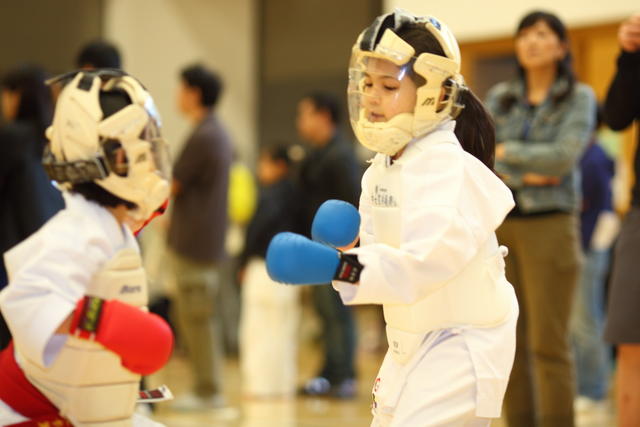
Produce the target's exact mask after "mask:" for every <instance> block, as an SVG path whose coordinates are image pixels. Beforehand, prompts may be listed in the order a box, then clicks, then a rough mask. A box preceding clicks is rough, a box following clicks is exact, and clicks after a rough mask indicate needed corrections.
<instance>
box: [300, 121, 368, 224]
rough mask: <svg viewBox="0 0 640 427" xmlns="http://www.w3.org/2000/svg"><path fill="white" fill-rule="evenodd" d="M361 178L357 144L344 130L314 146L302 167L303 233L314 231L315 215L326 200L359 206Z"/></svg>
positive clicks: (301, 222)
mask: <svg viewBox="0 0 640 427" xmlns="http://www.w3.org/2000/svg"><path fill="white" fill-rule="evenodd" d="M360 179H361V174H360V168H359V167H358V163H357V161H356V157H355V153H354V150H353V146H352V145H351V144H350V143H349V141H347V140H346V139H345V138H344V137H343V136H342V135H341V134H340V133H338V132H336V134H335V135H334V137H333V139H332V140H331V141H330V142H329V143H327V145H325V146H324V147H321V148H316V149H313V150H311V151H310V153H309V155H308V156H307V157H306V158H305V160H304V162H303V164H302V165H301V167H300V177H299V183H300V190H301V193H302V196H303V199H301V200H303V205H302V210H301V221H300V224H301V226H302V231H303V234H305V235H307V236H309V235H310V234H311V223H312V221H313V217H314V215H315V213H316V211H317V210H318V208H319V207H320V205H321V204H322V203H323V202H324V201H325V200H328V199H338V200H344V201H346V202H349V203H352V204H353V205H355V206H356V207H357V206H358V199H359V197H360Z"/></svg>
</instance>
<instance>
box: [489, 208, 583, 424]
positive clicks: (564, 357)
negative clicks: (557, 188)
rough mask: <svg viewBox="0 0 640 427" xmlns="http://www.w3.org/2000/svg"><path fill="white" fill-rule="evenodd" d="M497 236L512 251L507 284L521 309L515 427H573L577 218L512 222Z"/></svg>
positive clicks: (510, 402)
mask: <svg viewBox="0 0 640 427" xmlns="http://www.w3.org/2000/svg"><path fill="white" fill-rule="evenodd" d="M497 235H498V241H499V242H500V244H503V245H506V246H507V247H508V248H509V255H508V256H507V258H506V259H505V261H506V264H507V266H506V270H507V271H506V273H507V279H508V280H509V282H511V284H513V287H514V288H515V291H516V296H517V297H518V303H519V304H520V316H519V317H518V325H517V330H516V355H515V361H514V364H513V370H512V371H511V377H510V379H509V386H508V388H507V393H506V396H505V409H506V416H507V417H506V418H507V421H508V424H509V427H573V425H574V421H573V398H574V384H575V383H574V375H573V369H574V368H573V358H572V351H571V346H570V340H569V318H570V314H571V309H572V305H573V300H574V290H575V288H576V285H577V282H578V275H579V271H580V265H581V253H580V248H579V237H578V223H577V218H576V217H575V216H574V215H570V214H560V213H559V214H553V215H546V216H540V217H527V218H508V219H507V220H506V221H505V222H504V223H503V224H502V225H501V226H500V228H498V231H497Z"/></svg>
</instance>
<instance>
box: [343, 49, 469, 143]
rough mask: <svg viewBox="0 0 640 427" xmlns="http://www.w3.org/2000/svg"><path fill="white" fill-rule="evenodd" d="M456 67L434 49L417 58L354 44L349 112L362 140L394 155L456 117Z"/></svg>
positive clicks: (399, 52)
mask: <svg viewBox="0 0 640 427" xmlns="http://www.w3.org/2000/svg"><path fill="white" fill-rule="evenodd" d="M381 43H382V42H381ZM379 47H380V46H379ZM455 67H456V65H455V63H454V62H453V61H451V60H450V59H448V58H445V57H443V56H439V55H433V54H429V53H423V54H420V55H419V56H418V57H415V56H412V55H408V54H407V53H406V51H405V53H404V54H403V53H402V52H401V51H394V50H393V49H389V48H385V47H384V46H383V47H382V48H377V49H376V50H375V51H363V50H360V49H357V48H354V50H353V53H352V56H351V63H350V66H349V86H348V89H347V91H348V101H349V117H350V119H351V125H352V127H353V129H354V132H355V134H356V136H357V137H358V140H359V141H360V143H361V144H362V145H364V146H365V147H367V148H369V149H371V150H373V151H376V152H379V153H383V154H387V155H395V154H396V153H397V152H398V151H399V150H401V149H402V148H403V147H404V146H405V145H406V144H407V143H409V141H411V140H413V139H415V138H418V137H421V136H422V135H425V134H427V133H428V132H430V131H431V130H432V129H434V128H435V127H436V126H438V124H439V123H441V122H443V121H444V120H446V119H447V118H451V117H455V113H456V111H454V110H455V109H454V108H453V107H454V106H455V102H454V101H455V99H456V96H457V90H458V87H459V85H458V84H457V83H456V82H455V81H454V80H453V77H454V76H456V75H457V72H456V71H457V70H456V68H455Z"/></svg>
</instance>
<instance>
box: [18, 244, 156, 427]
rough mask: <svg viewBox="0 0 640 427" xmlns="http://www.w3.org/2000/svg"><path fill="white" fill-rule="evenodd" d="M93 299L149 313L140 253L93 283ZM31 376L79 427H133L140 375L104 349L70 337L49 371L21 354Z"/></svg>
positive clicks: (120, 257) (113, 263)
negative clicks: (141, 308) (128, 306)
mask: <svg viewBox="0 0 640 427" xmlns="http://www.w3.org/2000/svg"><path fill="white" fill-rule="evenodd" d="M87 295H91V296H96V297H100V298H103V299H106V300H111V299H118V300H121V301H123V302H126V303H128V304H131V305H135V306H138V307H144V306H145V305H146V303H147V284H146V276H145V273H144V270H143V268H142V261H141V259H140V255H139V253H138V252H137V251H136V250H134V249H131V248H127V249H123V250H121V251H119V252H118V253H117V254H116V255H115V256H114V257H113V258H112V259H111V260H109V261H108V262H107V263H106V264H105V266H104V268H103V269H102V270H100V271H99V272H98V273H97V274H96V275H95V276H94V278H93V280H92V282H91V285H90V286H89V288H88V289H87ZM17 357H18V363H19V364H20V365H21V366H22V368H23V370H24V372H25V374H26V376H27V377H28V378H29V380H30V381H31V383H32V384H34V385H35V386H36V387H37V388H38V389H39V390H40V391H41V392H42V393H43V394H44V395H45V396H46V397H47V398H48V399H49V400H50V401H51V402H52V403H53V404H54V405H55V406H56V407H57V408H59V409H60V413H61V414H62V415H63V416H65V417H66V418H68V419H69V420H71V421H72V422H73V423H74V425H81V426H85V425H87V426H91V425H94V423H95V425H100V426H108V427H116V426H117V427H120V426H131V425H132V424H131V417H132V415H133V413H134V410H135V403H136V399H137V397H138V389H139V384H140V375H138V374H135V373H133V372H131V371H129V370H127V369H126V368H124V367H122V364H121V361H120V357H119V356H118V355H117V354H115V353H113V352H111V351H109V350H107V349H105V348H104V347H103V346H102V345H101V344H99V343H97V342H95V341H90V340H86V339H81V338H76V337H74V336H72V335H69V336H68V338H67V340H66V342H65V344H64V345H63V347H62V348H61V350H60V352H59V353H58V355H57V356H56V358H55V360H54V362H53V363H52V364H51V365H50V366H48V367H46V368H45V367H42V366H40V365H39V364H36V363H33V362H31V361H30V360H28V359H27V358H25V357H21V355H20V353H19V352H18V354H17Z"/></svg>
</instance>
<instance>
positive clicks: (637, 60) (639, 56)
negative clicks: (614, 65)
mask: <svg viewBox="0 0 640 427" xmlns="http://www.w3.org/2000/svg"><path fill="white" fill-rule="evenodd" d="M638 66H640V51H637V52H626V51H624V50H623V51H622V52H620V56H618V67H620V68H623V67H624V68H626V67H638Z"/></svg>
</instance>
